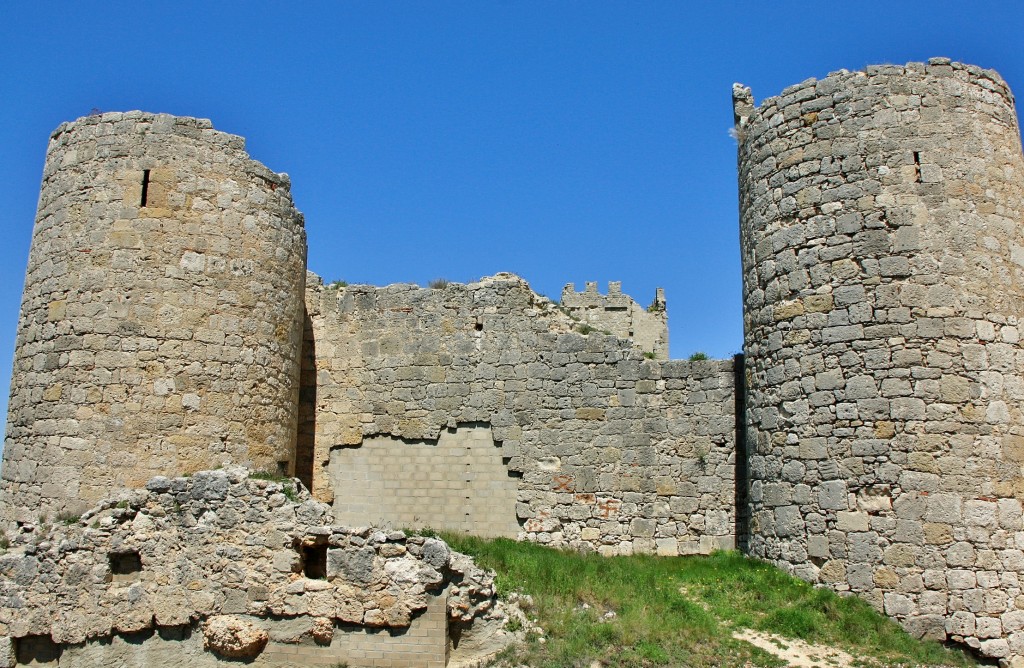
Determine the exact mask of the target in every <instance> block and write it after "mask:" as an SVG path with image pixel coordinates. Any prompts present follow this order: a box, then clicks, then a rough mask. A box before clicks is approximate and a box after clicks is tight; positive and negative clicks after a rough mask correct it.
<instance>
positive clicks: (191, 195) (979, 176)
mask: <svg viewBox="0 0 1024 668" xmlns="http://www.w3.org/2000/svg"><path fill="white" fill-rule="evenodd" d="M733 100H734V109H735V131H736V136H737V139H738V143H739V149H738V153H739V184H740V241H741V243H740V246H741V253H742V265H743V272H744V273H743V314H744V344H743V354H742V355H740V356H737V357H736V359H729V360H695V361H685V360H670V359H668V354H667V351H668V332H667V320H666V302H665V297H664V295H663V294H662V293H661V291H660V290H659V291H658V293H657V294H656V295H655V298H654V300H653V302H652V303H651V304H650V306H644V305H641V304H638V303H637V302H635V301H634V300H632V299H631V298H629V297H628V296H626V295H624V294H623V293H622V290H621V286H620V285H619V284H618V283H612V284H611V285H610V286H609V288H608V290H607V293H606V294H601V293H600V292H599V291H598V289H597V286H596V284H587V286H586V288H585V290H584V291H583V292H577V291H576V289H575V286H572V285H570V286H567V288H566V290H565V291H564V292H563V295H562V300H561V303H560V304H556V303H553V302H552V301H550V300H548V299H546V298H544V297H541V296H539V295H537V294H535V293H534V292H533V291H532V290H531V289H530V288H529V286H528V285H527V284H526V283H525V282H524V281H523V280H522V279H520V278H518V277H516V276H513V275H511V274H498V275H495V276H492V277H488V278H484V279H481V280H480V281H479V282H476V283H470V284H465V285H462V284H447V285H438V286H435V287H431V288H420V287H417V286H413V285H391V286H387V287H372V286H366V285H353V286H348V285H335V284H327V285H325V284H324V283H323V282H322V281H321V280H320V279H319V278H318V277H316V276H315V275H313V274H308V273H307V272H306V270H305V257H306V238H305V232H304V229H303V218H302V215H301V214H300V213H299V212H298V211H297V210H296V208H295V206H294V205H293V203H292V200H291V197H290V194H289V181H288V178H287V176H286V175H283V174H276V173H273V172H271V171H269V170H268V169H266V168H265V167H263V166H262V165H260V164H258V163H256V162H254V161H252V160H251V159H250V158H249V157H248V155H247V154H246V153H245V151H244V146H243V140H242V139H240V138H239V137H235V136H231V135H227V134H224V133H221V132H218V131H216V130H214V129H213V128H212V126H211V124H210V123H209V122H208V121H205V120H197V119H191V118H175V117H171V116H167V115H150V114H144V113H141V112H129V113H111V114H102V115H98V116H90V117H87V118H83V119H80V120H78V121H76V122H74V123H66V124H64V125H62V126H60V127H59V128H58V129H57V130H56V131H55V132H54V133H53V135H52V137H51V140H50V146H49V150H48V154H47V161H46V167H45V170H44V175H43V185H42V194H41V196H40V201H39V212H38V216H37V220H36V224H35V231H34V236H33V241H32V250H31V253H30V257H29V264H28V271H27V275H26V282H25V294H24V300H23V303H22V310H21V318H20V322H19V329H18V340H17V350H16V356H15V366H14V374H13V379H12V385H11V401H10V409H9V416H8V423H7V436H6V441H5V448H4V460H3V470H2V485H0V521H2V522H3V523H4V524H5V525H6V526H7V527H8V528H9V532H8V535H9V536H11V538H10V541H11V548H10V550H9V551H8V552H7V553H6V554H4V555H3V556H0V666H13V665H16V664H18V663H29V662H32V661H34V662H37V663H42V664H47V663H48V662H49V663H52V665H57V664H58V663H59V664H60V665H88V662H89V661H93V660H96V657H97V656H117V657H120V658H121V659H123V660H124V661H127V662H129V663H130V662H131V661H136V662H137V663H139V662H141V663H140V665H141V664H146V665H149V664H147V662H149V663H151V664H152V665H158V663H159V661H165V662H168V663H170V662H175V661H180V657H181V656H185V655H187V656H189V657H192V658H191V659H190V660H192V661H194V662H196V665H207V664H209V665H216V664H217V662H218V661H220V658H218V657H221V658H223V657H228V658H231V657H234V656H257V657H258V658H257V659H255V660H256V662H257V665H268V666H270V665H283V664H285V663H286V662H287V661H288V660H292V661H295V660H299V659H300V658H301V659H302V660H304V661H313V662H316V661H321V662H330V661H338V660H341V659H344V660H349V661H352V662H353V664H354V665H389V666H401V665H409V666H419V665H440V666H443V665H445V663H446V662H448V661H454V660H456V659H457V658H458V653H457V651H456V650H457V645H458V643H457V642H455V641H453V638H457V637H458V634H454V633H453V631H452V629H453V628H458V629H460V633H461V630H462V629H468V628H470V627H472V626H473V624H474V623H475V624H476V625H477V627H482V628H488V627H487V624H488V620H491V622H493V621H494V620H498V621H501V619H503V617H502V615H504V614H507V613H505V612H503V611H501V610H500V609H499V608H500V606H497V605H496V604H495V603H494V600H493V588H492V587H491V586H490V582H489V581H488V579H487V576H486V574H483V573H481V572H479V569H476V567H475V566H473V565H472V563H471V562H469V561H468V560H466V559H465V558H464V557H461V555H457V554H454V553H450V552H449V551H448V549H447V547H446V546H444V544H443V543H441V542H440V541H434V540H432V539H424V538H421V537H416V536H409V537H406V536H405V535H404V534H402V532H400V531H396V530H397V529H399V528H402V527H407V528H409V527H411V528H415V527H426V526H429V527H434V528H440V529H452V530H459V531H467V532H471V533H475V534H480V535H487V536H509V537H517V538H520V539H525V540H532V541H537V542H540V543H544V544H548V545H552V546H556V547H567V548H573V549H579V550H585V551H595V552H598V553H600V554H603V555H621V554H634V553H656V554H659V555H670V556H674V555H686V554H702V553H708V552H710V551H712V550H715V549H733V548H739V549H742V550H744V551H746V552H747V553H749V554H751V555H753V556H756V557H759V558H762V559H766V560H768V561H770V562H772V563H775V564H777V565H779V566H781V567H783V568H785V569H786V570H788V571H790V572H792V573H795V574H796V575H798V576H800V577H802V578H804V579H806V580H808V581H811V582H813V583H818V584H821V585H825V586H828V587H831V588H832V589H834V590H836V591H839V592H849V593H853V594H856V595H858V596H861V597H863V598H865V599H866V600H868V601H869V602H870V603H871V604H872V605H874V606H875V607H876V608H878V609H879V610H882V611H884V612H885V613H886V614H887V615H889V616H891V617H893V618H894V619H896V620H897V621H899V622H900V623H901V624H902V625H903V626H904V627H905V628H906V629H907V630H908V631H910V632H911V633H913V634H914V635H917V636H924V637H930V638H936V639H948V640H952V641H955V642H959V643H964V644H966V645H968V646H970V647H971V648H973V649H975V650H976V651H978V652H979V653H980V654H981V655H984V656H987V657H993V658H998V659H1000V660H1002V661H1003V662H1004V663H1012V662H1015V661H1024V590H1022V585H1021V582H1020V578H1021V577H1022V575H1024V521H1022V519H1024V518H1022V507H1021V500H1022V499H1024V473H1022V463H1024V412H1022V409H1024V348H1022V346H1021V341H1020V339H1021V332H1020V330H1019V324H1018V316H1017V314H1018V312H1019V311H1020V309H1021V306H1022V305H1024V226H1022V223H1024V157H1022V153H1021V139H1020V130H1019V127H1018V121H1017V117H1016V114H1015V111H1014V106H1013V97H1012V95H1011V93H1010V91H1009V89H1008V88H1007V86H1006V84H1005V83H1004V82H1003V80H1002V79H1001V78H1000V77H999V76H998V75H997V74H996V73H995V72H992V71H991V70H982V69H980V68H977V67H973V66H969V65H962V64H958V63H952V62H950V61H949V60H947V59H932V60H930V61H929V62H928V63H910V64H907V65H906V66H880V67H870V68H868V69H867V70H866V71H863V72H847V71H840V72H836V73H832V74H830V75H829V76H828V77H826V78H824V79H822V80H814V79H811V80H808V81H805V82H803V83H801V84H798V85H796V86H792V87H790V88H788V89H786V90H784V91H783V92H782V94H781V95H779V96H778V97H773V98H769V99H766V100H764V101H762V102H761V104H760V105H755V103H754V100H753V96H752V94H751V91H750V90H749V89H748V88H744V87H742V86H739V85H737V86H735V87H734V88H733ZM237 466H242V467H245V468H236V467H237ZM222 467H223V468H222ZM246 468H247V469H248V470H249V471H259V472H265V473H263V474H251V473H249V471H246ZM218 469H219V470H218ZM266 473H269V474H280V475H281V476H285V477H289V478H290V477H294V478H297V479H298V480H299V481H301V482H302V485H303V486H304V487H305V488H306V489H308V490H309V492H308V493H307V492H306V491H305V490H304V489H302V488H301V487H288V486H289V485H293V483H290V482H281V481H274V480H267V479H266V478H272V477H273V476H269V475H266ZM286 492H288V493H287V494H286ZM289 496H290V497H292V498H289ZM79 516H80V517H79ZM58 518H70V519H69V520H68V521H67V522H66V526H64V524H62V523H61V522H59V521H58ZM41 522H48V523H50V524H54V523H55V525H54V526H46V527H44V526H41V525H40V523H41ZM365 526H374V527H377V528H376V529H360V528H358V527H365ZM351 527H356V528H351ZM492 626H493V624H492ZM488 633H490V631H488ZM140 634H141V635H140ZM147 634H148V635H147ZM471 635H472V634H471V633H469V634H467V637H469V636H471ZM368 638H369V640H368ZM204 648H205V649H204ZM380 648H384V649H380ZM246 652H248V653H249V654H246ZM378 654H379V655H378ZM140 657H141V658H140ZM176 657H178V658H176ZM119 660H120V659H119Z"/></svg>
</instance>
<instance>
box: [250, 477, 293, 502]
mask: <svg viewBox="0 0 1024 668" xmlns="http://www.w3.org/2000/svg"><path fill="white" fill-rule="evenodd" d="M249 477H250V478H252V479H253V480H269V481H270V482H277V483H281V493H282V494H284V496H285V498H287V499H288V500H289V501H291V502H293V503H294V502H295V501H298V500H299V494H298V492H297V491H296V489H295V481H294V480H292V479H291V478H289V477H288V476H286V475H281V474H280V473H271V472H270V471H253V472H251V473H250V474H249Z"/></svg>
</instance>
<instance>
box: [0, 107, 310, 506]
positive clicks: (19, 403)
mask: <svg viewBox="0 0 1024 668" xmlns="http://www.w3.org/2000/svg"><path fill="white" fill-rule="evenodd" d="M305 252H306V241H305V231H304V229H303V220H302V216H301V214H300V213H299V212H298V211H296V210H295V208H294V206H293V205H292V201H291V197H290V194H289V181H288V178H287V176H286V175H283V174H275V173H273V172H271V171H270V170H268V169H267V168H265V167H264V166H263V165H261V164H259V163H257V162H255V161H253V160H251V159H250V158H249V156H248V155H247V154H246V153H245V150H244V140H243V139H242V138H240V137H236V136H233V135H229V134H225V133H222V132H217V131H215V130H213V129H212V127H211V125H210V122H209V121H206V120H197V119H191V118H175V117H172V116H168V115H150V114H144V113H141V112H130V113H125V114H120V113H114V114H103V115H100V116H90V117H87V118H83V119H80V120H78V121H76V122H74V123H70V124H64V125H62V126H61V127H59V128H58V129H57V130H56V131H55V132H54V134H53V136H52V137H51V140H50V145H49V149H48V153H47V160H46V166H45V170H44V174H43V185H42V194H41V196H40V200H39V210H38V215H37V218H36V223H35V229H34V233H33V239H32V248H31V252H30V256H29V263H28V270H27V273H26V279H25V292H24V297H23V302H22V307H21V316H20V321H19V325H18V337H17V347H16V352H15V361H14V373H13V381H12V386H11V400H10V409H9V417H8V424H7V437H6V441H5V447H4V464H3V475H2V477H3V482H2V494H0V514H2V515H3V516H4V518H6V519H12V518H16V519H18V520H21V521H27V520H34V519H35V518H37V517H38V516H39V514H40V513H41V512H42V513H46V512H49V511H67V512H71V513H73V512H76V511H78V510H79V509H80V508H82V507H83V506H84V505H86V504H90V503H92V502H94V501H96V500H97V499H99V498H100V497H102V496H103V495H104V494H105V493H107V492H109V491H110V490H111V489H116V488H121V487H134V486H140V485H141V484H143V483H144V481H145V480H147V479H148V478H150V477H152V476H154V475H157V474H168V475H171V474H180V473H188V472H192V471H195V470H199V469H204V468H215V467H217V466H219V465H221V464H222V463H224V462H228V461H230V462H235V463H244V464H248V465H250V466H252V467H254V468H257V469H268V470H272V471H277V470H281V469H284V470H286V471H291V470H292V469H293V467H294V463H293V457H294V447H295V445H294V442H295V430H296V420H297V417H296V415H297V409H296V406H297V402H298V373H299V365H298V359H299V349H300V345H301V333H302V332H301V329H302V299H303V290H304V279H305Z"/></svg>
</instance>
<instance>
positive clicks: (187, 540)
mask: <svg viewBox="0 0 1024 668" xmlns="http://www.w3.org/2000/svg"><path fill="white" fill-rule="evenodd" d="M11 538H12V539H13V540H12V543H11V545H10V549H9V550H7V551H6V552H5V553H4V554H2V555H0V666H4V667H9V666H12V665H14V664H15V663H16V662H17V663H33V665H35V664H41V665H46V664H47V663H48V662H53V661H55V660H57V659H58V658H59V659H60V665H95V664H96V663H98V662H103V663H104V665H108V664H112V663H118V664H119V665H140V666H141V665H161V662H163V663H164V664H168V665H169V664H170V662H171V659H172V658H173V657H174V656H177V657H178V659H179V660H178V664H179V665H180V662H181V660H184V659H185V658H189V657H191V658H195V660H196V665H216V664H218V663H220V662H221V661H222V660H223V659H225V658H227V659H236V660H237V659H243V658H244V659H246V660H247V661H253V660H255V663H254V665H267V666H273V665H291V664H294V663H295V662H302V661H307V660H310V661H312V662H313V663H326V664H328V665H334V664H336V663H343V662H346V661H352V662H353V663H357V664H358V665H379V663H378V662H376V659H379V658H381V657H382V656H384V655H385V654H386V655H387V658H388V659H389V660H391V661H393V663H391V664H388V665H395V666H401V665H408V666H414V665H416V666H443V665H445V661H446V652H447V647H448V634H447V628H448V626H447V624H448V621H449V620H450V621H451V622H452V623H456V624H459V625H461V626H462V627H463V628H466V627H468V628H469V629H470V630H469V631H468V632H467V633H471V632H472V630H473V628H478V627H474V623H476V624H478V625H486V623H487V621H488V620H494V623H495V624H497V625H498V627H499V628H500V627H501V626H502V625H503V624H504V621H505V618H504V614H505V613H504V612H502V610H501V608H500V607H496V606H497V600H496V597H495V591H494V587H493V579H492V578H493V575H491V574H488V573H486V572H484V571H482V570H480V569H479V568H477V567H476V566H475V565H474V564H473V563H472V561H471V560H470V559H469V558H468V557H466V556H464V555H460V554H458V553H453V552H452V551H451V550H450V549H449V548H448V546H447V545H446V544H445V543H443V542H442V541H440V540H437V539H433V538H424V537H420V536H406V534H404V533H402V532H400V531H397V532H396V531H381V530H374V529H370V528H358V527H355V528H352V527H342V526H337V525H334V524H332V523H331V514H330V508H329V507H328V506H327V505H325V504H323V503H319V502H317V501H315V500H313V499H311V498H310V496H309V494H308V493H307V492H306V491H305V490H304V489H302V488H301V487H298V486H296V485H295V484H294V482H292V481H282V482H275V481H268V480H264V479H259V478H252V477H250V475H249V472H248V471H247V470H245V469H242V468H229V469H227V470H216V471H203V472H199V473H197V474H195V475H194V476H191V477H187V478H186V477H180V478H174V479H169V478H163V477H157V478H153V479H152V480H150V481H149V482H148V483H147V486H146V488H144V489H140V490H134V491H131V492H124V493H122V494H120V495H118V496H115V497H112V498H109V499H107V500H105V501H103V502H102V503H101V504H100V505H99V506H97V507H95V508H93V509H90V510H89V511H88V512H86V513H85V514H84V515H83V516H82V517H81V518H70V519H68V520H66V521H65V522H61V523H59V524H57V525H35V526H34V525H23V526H22V527H21V528H20V529H19V531H18V532H16V533H14V534H11ZM69 602H73V604H71V603H69ZM257 659H258V660H257ZM101 660H102V661H101ZM381 665H382V664H381Z"/></svg>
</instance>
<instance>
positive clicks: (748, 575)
mask: <svg viewBox="0 0 1024 668" xmlns="http://www.w3.org/2000/svg"><path fill="white" fill-rule="evenodd" d="M442 537H443V538H444V539H445V540H446V541H447V542H448V543H449V544H450V545H451V546H452V547H453V548H454V549H456V550H458V551H460V552H465V553H467V554H471V555H473V556H474V557H476V560H477V562H478V563H479V564H480V565H482V566H485V567H488V568H492V569H494V570H495V571H496V572H497V574H498V575H497V585H498V590H499V593H500V594H501V595H502V596H507V595H508V594H509V593H511V592H513V591H518V592H520V593H523V594H529V595H531V596H532V598H533V609H532V610H529V611H528V612H527V614H528V616H530V617H531V618H536V620H537V623H538V624H539V625H540V626H541V627H542V628H543V629H544V633H545V635H546V637H545V638H544V640H543V641H540V640H539V639H538V638H537V637H535V636H534V637H532V638H531V639H530V640H529V642H528V643H527V644H526V645H525V646H524V647H522V648H519V649H518V650H517V651H515V652H512V653H510V654H511V655H510V656H508V657H507V658H508V659H509V660H510V661H511V662H512V663H513V665H515V664H526V665H529V666H537V667H541V666H560V667H561V666H583V667H587V666H590V665H591V664H592V662H594V661H600V662H602V663H603V664H604V665H606V666H744V665H753V666H781V665H783V664H782V663H781V662H780V661H779V660H778V659H776V658H774V657H772V656H770V655H768V654H766V653H764V652H762V651H761V650H758V649H756V648H754V647H753V646H751V645H749V644H747V643H744V642H740V641H737V640H734V639H733V638H732V635H731V634H732V632H733V630H735V629H739V628H753V629H756V630H761V631H766V632H770V633H776V634H779V635H782V636H785V637H788V638H800V639H803V640H807V641H809V642H813V643H820V644H824V645H828V646H833V647H839V648H842V649H845V650H846V651H848V652H850V653H851V654H853V655H854V656H859V657H873V658H874V659H876V660H877V662H872V661H868V662H866V663H865V665H881V666H901V665H908V666H909V665H915V666H916V665H922V666H929V665H931V666H934V665H952V666H969V665H975V664H974V663H973V661H972V660H971V659H970V658H969V657H967V656H964V655H962V654H960V653H954V652H951V651H948V650H946V649H944V648H943V647H941V646H940V645H938V644H935V643H922V642H919V641H916V640H913V639H912V638H910V637H909V636H908V635H907V634H906V633H904V632H903V631H902V630H901V629H900V628H899V627H898V626H897V625H896V624H894V623H893V622H891V621H889V620H887V619H886V618H884V617H882V616H881V615H879V614H878V613H876V612H875V611H874V610H873V609H871V607H870V606H868V605H867V604H866V603H864V602H863V601H861V600H859V599H856V598H852V597H848V598H843V597H839V596H836V595H835V594H833V593H831V592H830V591H828V590H824V589H815V588H814V587H811V586H810V585H808V584H807V583H805V582H803V581H801V580H797V579H795V578H792V577H789V576H788V575H786V574H784V573H782V572H781V571H779V570H778V569H776V568H774V567H772V566H769V565H767V564H764V563H762V562H758V561H754V560H752V559H747V558H746V557H743V556H741V555H740V554H738V553H735V552H722V553H716V554H714V555H711V556H709V557H685V558H657V557H650V556H634V557H614V558H604V557H599V556H596V555H589V556H585V555H580V554H576V553H569V552H560V551H557V550H552V549H548V548H544V547H541V546H538V545H533V544H529V543H517V542H515V541H511V540H506V539H498V540H482V539H479V538H472V537H469V536H463V535H458V534H443V536H442ZM609 612H612V613H614V615H610V614H608V613H609ZM748 662H749V663H748Z"/></svg>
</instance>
